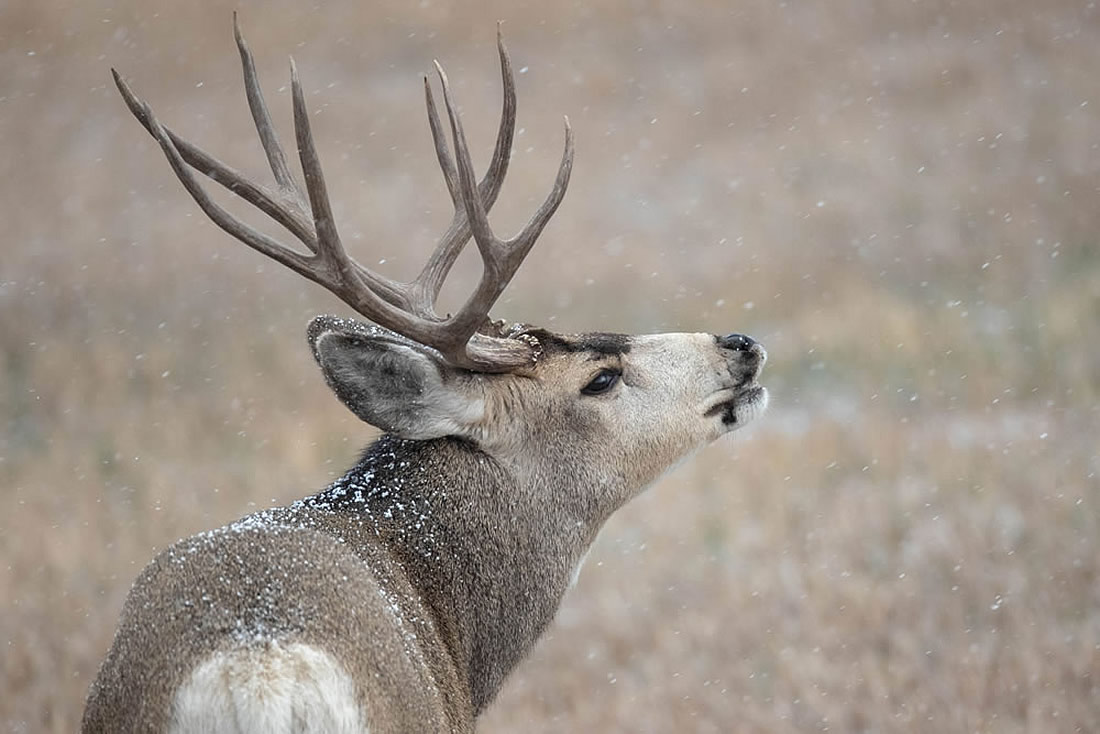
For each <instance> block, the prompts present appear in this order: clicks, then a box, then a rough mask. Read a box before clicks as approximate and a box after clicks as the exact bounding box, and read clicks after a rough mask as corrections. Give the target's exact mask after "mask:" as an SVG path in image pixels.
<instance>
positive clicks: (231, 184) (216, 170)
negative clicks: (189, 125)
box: [111, 69, 313, 242]
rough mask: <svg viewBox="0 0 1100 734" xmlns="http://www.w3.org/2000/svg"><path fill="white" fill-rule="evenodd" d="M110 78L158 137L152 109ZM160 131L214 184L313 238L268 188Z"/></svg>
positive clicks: (294, 231)
mask: <svg viewBox="0 0 1100 734" xmlns="http://www.w3.org/2000/svg"><path fill="white" fill-rule="evenodd" d="M111 75H112V76H113V77H114V80H115V86H116V87H118V91H119V93H120V94H121V95H122V99H123V100H124V101H125V102H126V106H127V107H129V108H130V112H131V113H132V114H133V115H134V117H136V118H137V121H138V122H140V123H141V124H142V127H144V128H145V129H146V130H147V131H148V132H149V134H150V135H152V136H153V137H154V138H155V137H157V136H156V133H154V132H153V125H152V123H151V120H152V113H151V111H150V108H149V106H148V105H147V104H145V102H143V101H142V100H141V99H140V98H138V96H137V95H136V94H135V93H134V91H133V90H132V89H131V88H130V85H128V84H127V83H126V80H125V79H123V78H122V75H121V74H119V73H118V71H116V70H115V69H111ZM161 129H162V130H164V133H165V134H166V135H167V136H168V138H169V140H171V141H172V145H173V146H174V147H175V148H176V151H177V152H178V153H179V154H180V156H181V157H182V158H183V160H184V161H186V162H187V164H188V165H190V166H191V167H193V168H194V169H195V170H196V171H199V172H200V173H202V174H203V175H204V176H206V177H207V178H209V179H211V180H212V181H214V182H216V183H219V184H221V185H222V186H224V187H225V188H227V189H229V190H230V191H232V192H233V193H235V194H236V195H237V196H239V197H241V198H242V199H244V200H245V201H247V202H248V203H250V204H252V205H253V206H255V207H256V208H257V209H259V210H260V211H262V212H263V213H265V214H267V215H268V216H269V217H271V218H272V219H274V220H275V221H276V222H278V223H279V224H281V225H282V226H283V227H286V229H287V231H288V232H290V233H291V234H293V235H294V236H295V237H297V238H298V239H299V240H301V241H302V242H307V241H308V240H311V239H312V237H313V227H312V226H311V225H310V223H309V220H307V219H306V215H305V214H304V213H300V212H294V211H291V210H289V209H287V208H286V207H285V206H284V205H283V204H282V203H281V202H280V201H279V200H278V199H277V197H276V195H275V194H273V193H272V192H270V191H268V189H267V188H266V187H264V186H261V185H259V184H256V183H254V182H252V181H249V180H248V179H247V178H245V177H244V176H243V175H242V174H241V173H240V172H238V171H237V170H235V169H234V168H232V167H230V166H228V165H226V164H225V163H222V162H221V161H220V160H218V159H217V158H215V157H214V156H212V155H210V154H209V153H207V152H206V151H204V150H203V149H202V148H199V147H198V146H197V145H194V144H192V143H189V142H187V141H186V140H184V139H183V138H181V137H180V136H179V135H177V134H176V133H174V132H172V130H171V129H169V128H167V127H164V126H162V127H161Z"/></svg>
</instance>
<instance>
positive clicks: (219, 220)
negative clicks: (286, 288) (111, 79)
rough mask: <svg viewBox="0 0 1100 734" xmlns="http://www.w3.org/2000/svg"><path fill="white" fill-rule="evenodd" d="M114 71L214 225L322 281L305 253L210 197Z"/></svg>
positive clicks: (165, 133) (148, 110) (130, 101)
mask: <svg viewBox="0 0 1100 734" xmlns="http://www.w3.org/2000/svg"><path fill="white" fill-rule="evenodd" d="M111 71H112V73H113V74H114V76H115V82H116V83H117V84H118V87H119V90H120V91H122V95H123V97H125V98H126V101H127V104H129V106H130V107H131V109H135V108H136V111H135V113H134V114H135V116H137V118H138V119H139V120H141V122H142V124H144V125H145V127H146V128H147V129H148V130H149V132H150V133H151V134H152V136H153V137H154V138H156V140H157V142H158V143H160V147H161V149H162V150H164V154H165V155H166V156H167V158H168V162H169V164H170V165H171V166H172V170H173V171H175V173H176V177H177V178H179V180H180V182H181V183H182V184H183V185H184V187H185V188H186V189H187V191H188V193H190V194H191V196H192V198H194V200H195V202H196V203H197V204H198V205H199V207H200V208H201V209H202V210H203V212H205V213H206V215H207V216H208V217H210V219H211V220H212V221H213V222H214V223H215V224H217V225H218V226H219V227H221V228H222V229H224V230H225V231H226V232H228V233H229V234H231V235H232V236H234V237H236V238H237V239H239V240H241V241H242V242H244V243H245V244H246V245H248V246H249V247H251V248H253V249H255V250H258V251H259V252H261V253H263V254H264V255H267V256H268V257H270V258H272V259H273V260H276V261H277V262H280V263H282V264H283V265H286V266H287V267H288V268H290V269H291V270H293V271H294V272H296V273H299V274H300V275H304V276H306V277H307V278H309V279H310V280H314V281H316V282H319V283H320V282H321V281H320V280H318V278H317V277H316V276H315V273H314V271H313V269H312V268H311V267H310V262H309V260H308V259H307V258H306V257H305V256H303V255H301V254H299V253H297V252H295V251H293V250H291V249H289V248H288V247H286V246H284V245H282V244H280V243H279V242H277V241H275V240H274V239H272V238H271V237H269V236H268V235H266V234H264V233H263V232H260V231H258V230H256V229H254V228H252V227H250V226H249V225H247V224H245V223H244V222H242V221H241V220H239V219H237V218H236V217H234V216H233V215H232V214H230V213H229V212H228V211H226V210H225V209H224V208H222V207H221V206H220V205H218V204H217V203H216V202H215V201H214V200H213V199H211V198H210V195H209V194H207V193H206V190H205V189H203V187H202V185H201V184H199V182H198V180H197V179H196V178H195V176H194V174H193V173H191V169H190V168H189V167H188V164H187V162H186V161H185V160H184V159H183V156H182V154H181V153H180V151H179V150H178V149H177V148H176V146H175V143H174V142H173V140H172V137H171V136H170V135H169V134H168V131H167V130H165V129H164V127H163V126H162V125H161V124H160V121H159V120H157V118H156V116H155V115H154V114H153V110H152V108H150V107H149V105H148V104H146V103H145V102H144V101H143V100H142V99H140V98H139V97H138V96H137V95H135V94H134V93H133V91H132V90H131V89H130V88H129V86H128V85H127V84H126V83H125V82H124V81H122V77H121V76H120V75H119V74H118V72H117V71H114V70H113V69H112V70H111Z"/></svg>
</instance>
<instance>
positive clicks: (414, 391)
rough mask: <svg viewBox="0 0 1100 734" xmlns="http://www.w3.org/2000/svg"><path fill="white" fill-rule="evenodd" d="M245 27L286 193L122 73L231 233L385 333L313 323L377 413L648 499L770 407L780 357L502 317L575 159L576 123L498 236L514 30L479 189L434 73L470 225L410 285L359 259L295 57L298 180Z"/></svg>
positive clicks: (380, 418)
mask: <svg viewBox="0 0 1100 734" xmlns="http://www.w3.org/2000/svg"><path fill="white" fill-rule="evenodd" d="M234 31H235V36H236V41H237V46H238V49H239V51H240V56H241V62H242V66H243V70H244V81H245V89H246V93H247V97H248V103H249V107H250V109H251V112H252V117H253V120H254V121H255V124H256V129H257V131H258V133H259V137H260V141H261V143H262V144H263V148H264V151H265V153H266V155H267V159H268V163H269V164H270V167H271V170H272V173H273V174H274V178H275V182H276V190H274V191H273V190H271V189H268V188H267V187H265V186H262V185H260V184H257V183H255V182H252V181H249V180H247V179H246V178H244V177H243V176H242V175H241V174H239V173H238V172H236V171H235V170H233V169H232V168H230V167H229V166H227V165H226V164H224V163H222V162H221V161H219V160H217V159H216V158H214V157H213V156H211V155H210V154H208V153H206V152H204V151H203V150H201V149H200V148H198V147H196V146H194V145H192V144H191V143H188V142H187V141H185V140H183V139H182V138H180V137H179V136H178V135H176V134H175V133H173V132H172V131H171V130H169V129H167V128H166V127H164V126H163V125H162V124H161V123H160V122H159V121H158V120H157V118H156V117H155V116H154V114H153V112H152V110H151V109H150V107H149V106H148V105H147V104H146V103H145V102H144V101H142V100H140V99H139V98H138V97H137V96H136V95H135V94H134V93H133V91H132V90H131V89H130V87H129V86H128V85H127V84H126V82H125V81H124V80H123V79H122V78H121V76H120V75H119V74H118V73H117V72H114V78H115V82H116V84H117V85H118V88H119V91H120V92H121V93H122V96H123V97H124V99H125V100H126V103H127V105H128V106H129V108H130V110H131V111H132V112H133V114H134V115H135V116H136V117H137V119H138V120H139V121H140V122H141V123H142V124H143V125H144V126H145V128H146V129H147V130H148V131H149V132H150V133H151V134H152V135H153V137H154V138H156V140H157V141H158V142H159V143H160V146H161V148H162V149H163V150H164V153H165V155H166V156H167V158H168V161H169V163H170V164H171V165H172V168H173V170H174V171H175V173H176V175H177V176H178V177H179V179H180V181H181V182H182V183H183V184H184V186H185V187H186V188H187V190H188V191H189V192H190V193H191V195H192V196H193V197H194V199H195V201H196V202H197V203H198V204H199V206H200V207H201V208H202V209H203V211H204V212H205V213H206V214H207V215H208V216H209V217H210V218H211V219H212V220H213V221H214V222H215V223H216V224H218V225H219V226H220V227H221V228H222V229H224V230H225V231H227V232H229V233H230V234H231V235H233V236H234V237H236V238H237V239H239V240H241V241H242V242H244V243H245V244H247V245H249V246H250V247H252V248H254V249H256V250H259V251H260V252H262V253H263V254H265V255H267V256H268V257H271V258H272V259H274V260H276V261H278V262H280V263H282V264H284V265H286V266H287V267H289V268H291V269H292V270H294V271H295V272H298V273H300V274H301V275H303V276H305V277H307V278H309V279H310V280H313V281H315V282H317V283H319V284H321V285H322V286H324V287H325V288H327V289H328V290H330V291H331V292H332V293H334V294H335V295H337V296H338V297H339V298H340V299H341V300H343V301H344V302H345V303H347V304H348V305H349V306H351V307H352V308H353V309H355V310H356V311H357V312H358V313H359V314H361V315H363V316H365V317H367V318H368V319H370V320H371V321H373V322H374V323H375V324H378V325H379V326H370V325H366V324H363V323H361V322H357V321H354V320H348V319H339V318H335V317H327V316H325V317H319V318H317V319H315V320H314V322H313V323H312V324H311V325H310V328H309V332H308V333H309V341H310V345H311V347H312V349H313V354H314V356H315V357H316V359H317V361H318V363H319V364H320V365H321V368H322V371H323V372H324V375H325V379H326V381H327V382H328V384H329V386H330V387H331V388H332V390H333V391H334V392H335V393H336V395H337V396H338V397H339V398H340V400H341V401H343V402H344V404H345V405H347V406H348V408H350V409H351V410H352V412H354V413H355V414H356V415H357V416H359V417H360V418H361V419H363V420H364V421H366V422H367V423H370V424H372V425H375V426H377V427H379V428H381V429H382V430H384V431H387V432H389V433H393V434H396V435H398V436H401V437H405V438H410V439H429V438H436V437H440V436H456V437H461V438H464V439H467V440H470V441H473V442H475V443H476V444H478V445H479V446H481V447H482V448H484V449H485V450H487V451H489V452H490V453H492V454H494V455H496V456H498V457H500V458H504V459H508V460H510V461H514V463H516V464H517V465H518V466H522V467H523V468H524V469H525V470H526V471H530V472H544V471H551V470H553V469H552V468H551V467H560V466H562V464H563V463H565V464H569V463H570V457H576V456H579V455H585V456H589V457H592V456H593V454H595V455H599V456H604V457H606V461H603V462H591V461H589V462H586V465H593V466H600V467H602V470H601V471H602V473H604V474H607V475H608V477H607V478H604V479H603V480H602V481H603V483H604V484H607V485H618V484H622V485H623V486H624V487H626V486H631V487H635V488H637V487H639V486H640V485H644V484H647V483H648V482H649V481H651V480H652V479H653V478H655V477H656V476H657V475H658V474H659V473H660V471H662V470H663V469H664V468H666V467H668V466H669V465H671V464H672V463H674V462H675V461H677V460H678V459H679V458H681V457H682V456H684V455H685V454H687V453H688V452H690V451H691V450H693V449H695V448H697V447H699V446H701V445H703V444H705V443H707V442H709V441H711V440H713V439H714V438H716V437H718V436H719V435H721V434H723V433H725V432H728V431H729V430H732V429H733V428H736V427H738V426H741V425H743V424H744V423H746V422H747V421H749V420H750V419H751V418H753V417H754V416H756V415H757V414H759V413H760V412H762V411H763V409H764V407H765V405H766V403H767V391H766V390H765V389H764V388H763V387H761V386H760V385H758V384H757V382H756V377H757V375H758V374H759V372H760V369H761V368H762V367H763V364H764V361H765V359H766V355H765V352H764V350H763V348H762V347H760V346H759V345H758V344H756V343H755V342H754V341H753V340H751V339H749V338H748V337H744V336H741V335H737V334H732V335H729V336H722V337H719V336H713V335H707V334H659V335H648V336H625V335H617V334H588V335H560V334H553V333H551V332H549V331H546V330H543V329H537V328H533V327H529V326H525V325H508V324H506V323H505V322H503V321H496V322H494V321H491V320H490V319H489V309H490V308H491V307H492V306H493V304H494V303H495V302H496V300H497V299H498V298H499V296H500V294H501V293H502V292H503V290H504V288H505V287H506V286H507V284H508V282H509V280H510V279H511V278H512V277H513V275H514V274H515V272H516V270H517V269H518V268H519V266H520V263H521V262H522V261H523V259H524V257H525V256H526V255H527V253H528V252H530V250H531V247H532V246H533V245H534V243H535V240H536V239H537V237H538V236H539V234H540V233H541V232H542V230H543V228H544V227H545V226H546V224H547V222H548V221H549V219H550V217H551V216H552V215H553V214H554V212H555V211H556V210H557V208H558V205H559V204H560V203H561V201H562V198H563V196H564V195H565V190H566V187H567V185H568V183H569V175H570V171H571V167H572V160H573V135H572V131H571V129H570V126H569V122H568V119H566V121H565V148H564V152H563V155H562V159H561V164H560V166H559V169H558V173H557V176H556V178H555V180H554V183H553V186H552V188H551V191H550V193H549V195H548V196H547V198H546V200H545V201H544V202H543V203H542V205H541V206H540V207H539V208H538V209H537V211H536V212H535V213H534V215H533V216H532V217H531V220H530V221H529V222H528V224H527V225H526V226H525V227H524V228H523V229H522V230H521V231H520V232H519V233H518V234H516V235H515V236H514V237H511V238H509V239H502V238H500V237H499V236H497V235H496V234H495V233H494V232H493V230H492V227H491V226H490V224H489V221H488V211H489V209H490V208H491V207H492V205H493V203H494V202H495V200H496V198H497V194H498V193H499V191H500V187H501V184H502V183H503V179H504V175H505V173H506V171H507V169H508V163H509V158H510V153H511V146H512V138H513V134H514V130H515V114H516V97H515V82H514V78H513V74H512V66H511V61H510V59H509V56H508V52H507V49H506V48H505V46H504V42H503V39H502V38H501V35H500V32H499V29H498V34H497V47H498V52H499V56H500V66H501V75H502V77H503V88H504V95H503V97H504V103H503V111H502V114H501V121H500V127H499V131H498V133H497V141H496V146H495V149H494V152H493V157H492V160H491V162H490V164H489V169H488V171H487V173H486V174H485V176H484V178H483V179H482V180H481V181H480V182H478V181H477V180H476V178H475V174H474V169H473V164H472V162H471V159H470V153H469V150H468V148H467V144H466V138H465V135H464V133H463V129H462V122H461V120H460V117H459V115H458V113H457V111H456V107H455V104H454V101H453V97H452V93H451V90H450V85H449V83H448V80H447V75H446V73H445V72H444V71H443V69H442V67H441V66H439V64H438V63H437V64H436V72H437V74H438V77H439V81H440V84H441V86H442V90H443V99H444V105H445V108H446V113H447V119H448V122H449V128H450V134H451V138H452V140H453V143H454V155H453V157H452V155H451V152H450V150H449V146H448V143H447V139H446V135H445V134H444V131H443V125H442V123H441V122H440V119H439V115H438V113H437V110H436V105H435V102H434V98H433V94H432V88H431V85H430V83H429V80H428V78H427V76H425V78H424V94H425V101H426V105H427V112H428V122H429V127H430V130H431V134H432V139H433V141H434V144H435V151H436V156H437V158H438V161H439V166H440V169H441V170H442V173H443V178H444V180H445V182H446V184H447V189H448V191H449V192H450V195H451V199H452V201H453V203H454V215H453V218H452V220H451V224H450V226H449V227H448V228H447V230H446V232H445V233H444V235H443V236H442V238H441V239H440V241H439V243H438V244H437V245H436V247H435V250H434V252H433V253H432V255H431V257H430V258H429V259H428V262H427V264H426V265H425V266H424V268H423V269H422V270H421V272H420V274H419V275H418V276H417V277H416V278H415V279H414V280H413V281H411V282H409V283H398V282H395V281H393V280H390V279H389V278H386V277H385V276H383V275H380V274H378V273H375V272H373V271H371V270H370V269H368V268H365V267H364V266H362V265H361V264H359V263H358V262H356V261H355V260H354V259H352V258H351V257H350V256H349V255H348V254H347V253H346V252H345V250H344V248H343V245H342V244H341V241H340V236H339V234H338V232H337V228H336V224H335V222H334V221H333V218H332V211H331V207H330V205H329V199H328V194H327V189H326V187H325V180H324V176H323V174H322V171H321V164H320V160H319V158H318V155H317V150H316V147H315V145H314V142H313V136H312V133H311V131H310V125H309V117H308V114H307V112H306V106H305V101H304V97H303V94H302V87H301V83H300V82H299V79H298V73H297V70H296V68H295V66H294V63H293V60H292V61H291V89H292V97H293V107H294V126H295V137H296V140H297V147H298V155H299V159H300V161H301V166H302V170H303V172H304V178H305V191H304V192H303V191H302V189H301V188H300V187H299V185H298V183H297V182H296V180H295V178H294V176H293V175H292V173H291V171H290V168H289V166H288V164H287V159H286V155H285V153H284V152H283V148H282V145H281V143H280V142H279V138H278V136H277V134H276V133H275V130H274V127H273V125H272V123H271V118H270V114H269V113H268V110H267V106H266V103H265V102H264V98H263V94H262V92H261V90H260V86H259V81H258V79H257V75H256V69H255V63H254V61H253V58H252V54H251V52H250V51H249V49H248V46H247V44H246V43H245V40H244V38H243V36H242V35H241V32H240V29H239V26H238V25H237V24H236V17H234ZM192 169H194V171H198V172H200V173H202V174H205V175H206V176H208V177H209V178H211V179H212V180H214V181H216V182H217V183H219V184H221V185H223V186H225V187H226V188H228V189H229V190H230V191H233V192H234V193H236V194H237V195H238V196H240V197H241V198H243V199H244V200H246V201H248V202H249V203H251V204H253V205H254V206H256V207H257V208H258V209H260V210H262V211H263V212H265V213H266V214H268V215H269V216H270V217H271V218H272V219H274V220H275V221H276V222H277V223H279V224H280V225H282V226H283V227H284V228H285V229H286V230H287V231H289V232H290V233H291V234H292V235H294V236H295V237H296V238H297V239H298V240H299V241H300V242H301V243H302V244H303V245H304V246H305V248H306V250H307V252H301V251H298V250H294V249H291V248H289V247H287V246H285V245H283V244H281V243H279V242H277V241H276V240H274V239H272V238H271V237H269V236H267V235H266V234H264V233H262V232H260V231H258V230H256V229H255V228H253V227H251V226H250V225H248V224H246V223H244V222H242V221H241V220H239V219H237V218H236V217H234V216H233V215H231V214H229V213H228V212H227V211H226V210H225V209H224V208H222V207H221V206H220V205H218V204H217V203H216V202H215V201H214V200H213V199H211V198H210V196H209V195H208V194H207V193H206V191H205V190H204V189H203V188H202V186H201V185H200V183H199V182H198V180H197V179H196V177H195V175H194V172H193V170H192ZM471 236H472V238H473V240H474V242H475V243H476V245H477V248H478V252H479V253H480V255H481V259H482V263H483V272H482V276H481V279H480V282H479V283H478V285H477V287H476V289H475V290H474V292H473V293H472V294H471V295H470V296H469V298H468V299H467V301H466V303H465V304H464V305H463V306H462V308H461V309H459V311H458V312H457V313H455V314H454V315H440V314H438V313H437V312H436V310H435V302H436V299H437V298H438V296H439V292H440V290H441V288H442V286H443V282H444V280H445V278H446V277H447V275H448V273H449V272H450V270H451V266H452V265H453V264H454V262H455V259H456V258H457V257H458V255H459V253H460V252H461V250H462V248H463V247H464V246H465V245H466V243H467V242H468V241H469V239H470V238H471ZM534 447H539V450H537V451H536V450H534ZM559 470H560V469H559ZM611 477H614V481H612V479H611Z"/></svg>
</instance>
